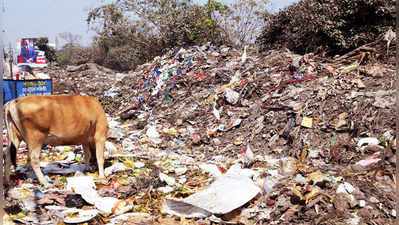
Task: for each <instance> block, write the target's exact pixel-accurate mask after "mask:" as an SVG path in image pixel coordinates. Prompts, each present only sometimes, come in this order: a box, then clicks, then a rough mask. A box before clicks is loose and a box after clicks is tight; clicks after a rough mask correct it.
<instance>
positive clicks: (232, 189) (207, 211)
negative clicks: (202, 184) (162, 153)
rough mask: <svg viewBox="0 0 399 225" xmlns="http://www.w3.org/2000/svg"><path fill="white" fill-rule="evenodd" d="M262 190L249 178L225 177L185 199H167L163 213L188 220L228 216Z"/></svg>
mask: <svg viewBox="0 0 399 225" xmlns="http://www.w3.org/2000/svg"><path fill="white" fill-rule="evenodd" d="M259 192H260V188H259V187H257V186H256V185H255V183H254V182H253V181H252V180H251V179H250V178H248V177H247V176H237V175H223V176H221V177H220V178H219V179H217V180H216V181H215V182H214V183H212V184H211V185H210V186H209V187H208V188H207V189H205V190H202V191H199V192H197V193H195V194H193V195H191V196H189V197H187V198H185V199H175V198H172V199H165V200H164V202H163V211H164V212H166V213H168V214H170V215H175V216H182V217H186V218H193V217H195V218H202V217H209V216H211V215H212V214H226V213H228V212H231V211H233V210H234V209H237V208H239V207H241V206H243V205H244V204H245V203H247V202H248V201H250V200H251V199H253V198H254V197H255V196H256V195H257V194H258V193H259Z"/></svg>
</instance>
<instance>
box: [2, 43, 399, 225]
mask: <svg viewBox="0 0 399 225" xmlns="http://www.w3.org/2000/svg"><path fill="white" fill-rule="evenodd" d="M388 42H389V44H388ZM395 48H396V37H395V36H392V35H391V36H389V35H385V36H383V37H381V38H379V39H378V40H376V41H375V42H373V43H370V44H368V45H365V46H362V47H360V48H359V49H356V50H354V51H353V52H350V53H348V54H346V55H343V56H339V57H335V58H333V59H329V58H323V57H321V56H319V55H315V54H306V55H297V54H294V53H292V52H290V51H288V50H286V51H275V50H274V51H269V52H261V53H257V52H256V50H254V49H246V48H245V49H244V51H242V50H237V49H232V48H229V47H223V46H222V47H214V46H212V45H210V44H207V45H203V46H193V47H187V48H175V49H172V50H170V51H168V52H167V53H166V54H164V55H162V56H159V57H156V58H155V59H154V60H153V61H152V62H149V63H147V64H144V65H141V66H139V67H138V68H137V69H136V70H135V71H130V72H128V73H125V74H123V73H116V72H114V71H109V70H107V69H105V68H101V67H99V66H96V65H93V64H90V65H87V64H86V65H82V66H79V67H73V68H72V67H69V69H68V68H67V69H66V70H61V69H59V68H53V71H46V73H48V74H51V77H53V79H54V82H55V91H56V92H57V93H73V92H75V93H76V92H78V93H80V94H87V95H92V96H95V97H97V98H99V99H100V101H101V102H102V104H103V106H104V108H105V110H106V113H107V114H108V121H109V125H110V132H109V139H108V142H107V143H106V158H107V160H106V165H105V166H106V171H105V173H106V175H107V178H106V179H103V180H99V179H97V178H98V177H97V175H98V174H97V172H92V173H83V168H84V165H83V163H82V158H83V153H82V149H81V147H80V146H72V147H70V146H61V147H55V148H54V147H51V146H49V147H48V148H46V149H43V151H42V165H41V166H42V167H43V171H44V172H45V173H46V174H47V176H48V179H49V180H51V181H52V182H53V184H54V189H47V190H46V189H43V188H41V187H40V186H39V185H38V184H37V181H36V180H35V179H32V178H33V177H34V175H33V173H32V172H31V171H30V170H29V169H27V168H25V167H23V165H25V163H26V159H27V156H26V154H27V150H26V147H25V146H21V148H20V151H19V154H18V163H19V165H20V167H18V170H17V171H16V172H15V173H14V174H13V184H14V186H13V187H12V188H11V189H10V191H9V193H8V198H7V202H6V205H7V208H6V212H7V215H8V217H7V219H9V220H12V219H13V220H14V221H15V222H20V223H25V224H57V223H58V224H63V223H68V224H70V223H74V224H138V223H150V224H211V223H228V224H293V223H300V224H314V223H316V224H364V223H374V224H393V223H394V220H395V218H396V211H395V196H396V188H395V184H396V179H395V175H396V169H395V168H396V161H395V156H394V153H395V152H396V136H395V129H396V127H395V126H396V125H395V109H394V103H395V96H396V88H395V82H396V81H395V77H396V76H395V74H396V67H395V64H394V60H393V58H394V57H395V53H396V52H395ZM51 69H52V68H49V70H51ZM53 74H54V75H53ZM56 74H57V75H56ZM6 141H7V140H3V143H4V144H6Z"/></svg>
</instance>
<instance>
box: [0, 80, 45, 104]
mask: <svg viewBox="0 0 399 225" xmlns="http://www.w3.org/2000/svg"><path fill="white" fill-rule="evenodd" d="M51 94H53V81H52V79H38V80H10V79H4V80H3V103H4V104H5V103H6V102H8V101H10V100H13V99H15V98H19V97H22V96H27V95H51Z"/></svg>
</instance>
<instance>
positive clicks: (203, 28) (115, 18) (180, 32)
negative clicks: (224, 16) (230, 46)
mask: <svg viewBox="0 0 399 225" xmlns="http://www.w3.org/2000/svg"><path fill="white" fill-rule="evenodd" d="M226 10H227V7H226V6H224V5H223V4H221V3H219V2H217V1H214V0H212V1H209V3H208V4H206V5H204V6H200V5H197V4H194V3H193V2H192V1H191V0H184V1H183V0H120V1H116V3H113V4H107V5H103V6H101V7H98V8H95V9H93V10H91V11H90V13H89V15H88V18H87V22H88V24H89V26H90V27H91V28H92V29H93V30H95V31H96V32H97V36H96V38H95V47H96V48H97V49H98V50H99V51H100V55H101V57H100V58H98V59H97V60H96V61H97V62H99V63H103V65H104V66H107V67H110V68H113V69H117V70H129V69H134V68H135V67H136V66H137V65H138V64H141V63H144V62H145V61H148V60H149V59H152V58H153V57H154V56H157V55H159V54H161V53H162V52H163V51H164V50H165V49H168V48H173V47H176V46H182V45H196V44H203V43H207V42H212V43H213V44H215V45H220V44H225V43H226V40H227V39H225V38H224V37H223V35H222V29H221V28H220V26H219V25H218V23H217V21H216V20H215V18H213V15H215V14H220V13H223V12H225V11H226Z"/></svg>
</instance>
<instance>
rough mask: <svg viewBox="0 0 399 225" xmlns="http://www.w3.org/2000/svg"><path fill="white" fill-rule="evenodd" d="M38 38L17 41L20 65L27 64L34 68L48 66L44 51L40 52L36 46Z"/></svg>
mask: <svg viewBox="0 0 399 225" xmlns="http://www.w3.org/2000/svg"><path fill="white" fill-rule="evenodd" d="M37 40H38V38H20V39H17V51H18V58H17V62H18V64H21V63H26V64H29V65H31V66H33V67H44V66H47V59H46V56H45V53H44V51H40V50H39V48H38V47H37V45H36V41H37Z"/></svg>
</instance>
